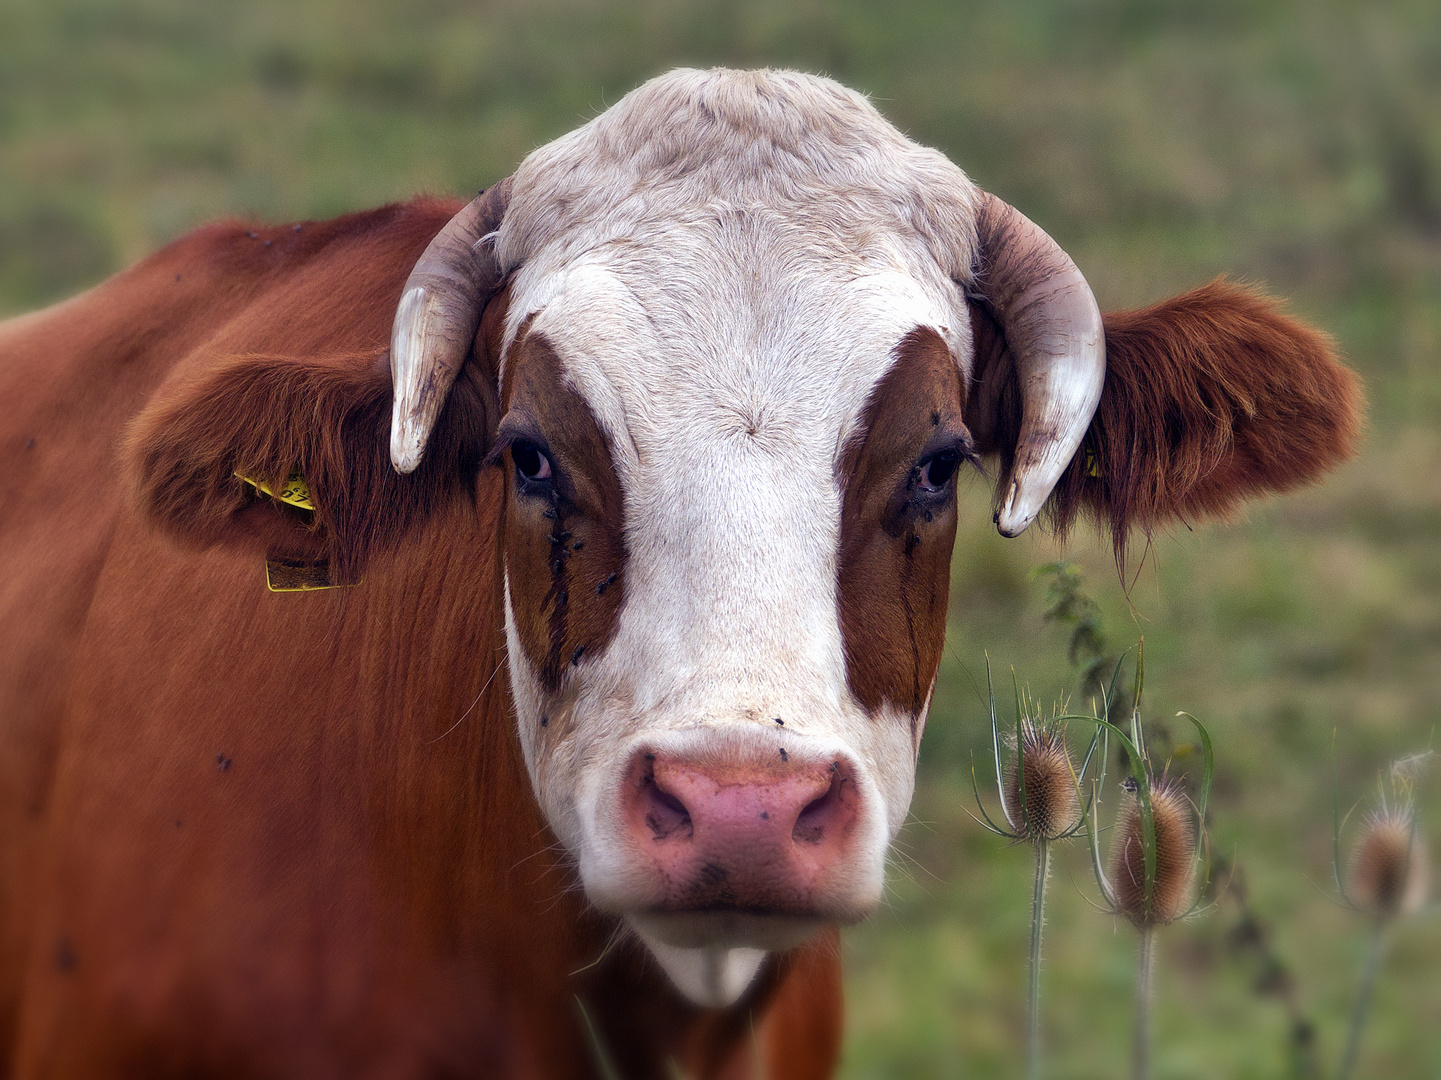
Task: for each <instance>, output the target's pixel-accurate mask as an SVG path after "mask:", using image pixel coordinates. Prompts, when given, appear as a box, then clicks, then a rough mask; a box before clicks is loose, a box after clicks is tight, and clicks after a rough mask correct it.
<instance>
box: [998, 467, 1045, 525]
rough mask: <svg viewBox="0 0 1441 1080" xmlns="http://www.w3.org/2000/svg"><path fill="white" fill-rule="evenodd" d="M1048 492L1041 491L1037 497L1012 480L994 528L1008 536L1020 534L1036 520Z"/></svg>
mask: <svg viewBox="0 0 1441 1080" xmlns="http://www.w3.org/2000/svg"><path fill="white" fill-rule="evenodd" d="M1049 494H1050V492H1049V490H1047V491H1043V492H1042V493H1041V495H1040V498H1037V497H1036V495H1035V493H1034V492H1026V491H1023V490H1022V488H1021V485H1020V484H1019V483H1016V482H1015V481H1012V483H1011V490H1010V492H1009V493H1008V494H1007V495H1006V501H1005V503H1003V504H1002V506H1001V510H1000V513H998V514H997V515H996V530H997V531H998V532H999V533H1000V534H1001V535H1002V536H1005V537H1008V538H1012V539H1013V538H1015V537H1017V536H1020V535H1021V533H1023V532H1025V531H1026V528H1027V527H1028V526H1029V525H1030V524H1031V522H1033V521H1035V520H1036V515H1037V514H1039V513H1040V512H1041V506H1042V504H1044V503H1045V501H1046V496H1047V495H1049Z"/></svg>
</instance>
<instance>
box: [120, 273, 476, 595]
mask: <svg viewBox="0 0 1441 1080" xmlns="http://www.w3.org/2000/svg"><path fill="white" fill-rule="evenodd" d="M492 308H494V309H496V310H495V311H494V312H492V310H491V309H492ZM503 309H504V299H503V297H497V298H496V300H494V301H492V303H491V305H490V306H489V307H488V308H487V312H486V318H485V319H484V320H483V321H482V324H481V327H480V329H479V331H478V333H477V335H476V343H475V348H474V349H473V350H472V352H471V354H470V355H469V356H468V357H467V358H466V362H465V366H464V368H463V369H462V373H461V376H460V377H459V378H458V379H457V380H456V383H455V386H454V389H453V390H452V391H451V393H450V396H449V399H448V400H447V402H446V405H445V409H444V411H443V413H442V415H441V418H440V422H439V423H438V424H437V425H436V428H435V432H434V436H433V437H432V440H431V442H430V446H429V449H428V451H427V453H426V457H425V460H424V462H423V463H422V465H421V466H420V468H418V469H416V470H415V471H414V472H413V473H410V474H408V475H405V476H402V475H400V474H399V473H397V472H396V471H395V469H394V468H393V467H392V465H391V463H390V454H389V444H390V414H391V375H390V361H389V355H388V353H386V352H385V351H384V350H379V351H377V352H374V353H370V354H367V355H337V356H304V357H295V356H266V355H249V356H235V357H229V358H221V359H215V360H211V361H208V362H204V363H202V364H200V365H198V366H197V367H196V368H195V369H193V370H191V371H189V372H186V373H185V374H183V375H181V376H180V377H179V378H177V379H173V380H172V381H171V382H170V383H169V384H167V385H166V386H165V387H163V388H162V389H161V391H160V392H159V393H158V394H157V395H156V397H155V399H154V400H153V401H151V403H150V404H149V405H148V406H147V407H146V408H145V410H144V411H143V412H142V413H141V414H140V415H139V416H138V417H137V418H136V419H135V421H134V422H133V423H132V424H131V425H130V428H129V430H128V432H127V435H126V439H125V444H124V446H123V449H122V455H123V459H124V462H125V467H126V473H127V477H128V480H129V482H130V484H131V487H132V490H133V491H134V493H135V495H136V498H137V501H138V504H139V507H140V509H141V512H142V513H144V514H145V515H146V516H148V517H149V518H150V519H151V520H153V521H155V522H156V523H157V524H159V525H160V526H161V527H162V528H163V529H164V530H165V531H166V532H168V533H169V534H171V535H172V536H174V537H176V538H178V539H180V540H182V541H185V542H188V543H191V544H197V545H201V546H211V545H216V544H226V545H240V546H243V547H246V548H251V549H255V550H259V551H263V552H264V553H265V554H267V555H273V556H277V557H286V558H298V559H327V560H329V562H330V564H331V571H332V577H333V578H334V579H335V580H337V581H341V582H348V581H355V580H358V579H359V576H360V574H361V571H362V569H363V567H364V564H365V561H366V559H367V558H368V556H369V555H370V554H371V553H372V552H373V551H375V550H376V549H377V548H380V547H384V546H387V545H389V544H392V543H394V542H395V541H396V540H397V539H399V537H400V536H402V535H403V534H404V533H405V532H406V531H407V530H409V529H410V528H412V527H413V526H414V525H415V524H416V523H417V522H418V521H419V520H420V519H421V518H423V517H425V516H426V515H428V514H430V513H432V512H433V511H434V510H435V509H437V508H438V507H439V506H440V505H441V504H442V503H443V502H445V501H446V500H449V499H452V498H456V497H462V496H468V497H474V493H475V490H476V478H477V474H478V472H479V470H480V467H481V463H482V461H483V459H484V457H485V454H486V451H487V450H488V449H489V446H490V442H491V440H492V439H493V437H494V432H495V427H496V424H497V423H498V421H499V415H498V413H499V407H498V396H497V392H496V381H495V376H496V370H497V367H498V365H497V363H496V356H495V354H494V352H493V351H492V350H495V349H498V345H499V336H500V333H501V332H502V331H503V323H504V310H503ZM292 472H299V473H300V475H301V476H302V477H303V478H304V481H305V484H306V486H307V487H308V488H309V495H310V502H311V505H312V507H313V509H305V508H303V507H298V506H294V505H289V504H287V503H284V502H282V501H281V500H280V499H279V498H275V497H271V496H269V495H267V494H265V493H264V492H263V491H262V490H260V488H262V487H263V488H268V489H269V490H270V491H271V492H281V491H282V488H283V487H285V485H286V480H287V478H288V477H289V476H290V475H291V473H292ZM245 478H248V479H245Z"/></svg>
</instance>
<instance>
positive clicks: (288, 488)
mask: <svg viewBox="0 0 1441 1080" xmlns="http://www.w3.org/2000/svg"><path fill="white" fill-rule="evenodd" d="M235 475H236V476H238V477H239V478H240V479H241V480H244V481H245V482H246V483H247V484H249V485H250V486H251V487H253V488H255V490H256V491H259V492H261V493H263V494H265V495H269V496H270V497H271V498H272V499H279V500H280V501H281V502H283V503H285V504H286V505H288V506H295V507H298V508H299V509H301V510H310V511H312V512H313V511H314V510H315V502H314V500H312V499H311V497H310V485H309V484H307V483H306V482H305V476H304V474H303V473H301V471H300V470H299V469H291V470H290V475H289V476H287V477H286V478H285V483H284V485H282V486H281V488H280V493H279V494H278V495H277V494H276V493H275V492H274V491H271V490H270V488H269V486H268V485H266V484H262V483H261V482H260V481H259V480H255V479H252V478H251V477H249V476H246V475H245V474H244V473H236V474H235ZM359 584H360V582H358V581H356V582H339V581H332V580H331V579H330V560H328V559H314V560H312V559H283V558H279V557H276V556H267V557H266V559H265V587H266V588H268V589H269V590H270V591H271V592H315V591H317V590H319V589H339V588H348V587H350V586H351V585H359Z"/></svg>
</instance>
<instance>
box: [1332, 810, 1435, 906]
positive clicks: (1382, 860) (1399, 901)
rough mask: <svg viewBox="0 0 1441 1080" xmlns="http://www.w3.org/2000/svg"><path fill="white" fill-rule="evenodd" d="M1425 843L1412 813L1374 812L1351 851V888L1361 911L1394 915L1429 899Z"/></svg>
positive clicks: (1349, 888)
mask: <svg viewBox="0 0 1441 1080" xmlns="http://www.w3.org/2000/svg"><path fill="white" fill-rule="evenodd" d="M1426 874H1427V865H1426V845H1425V844H1424V843H1423V842H1422V837H1421V835H1420V833H1419V832H1417V831H1416V829H1415V828H1414V823H1413V821H1412V818H1411V815H1410V814H1409V813H1405V812H1403V811H1399V810H1391V811H1381V812H1379V813H1376V814H1372V815H1371V817H1370V819H1369V820H1368V821H1367V822H1366V827H1365V829H1364V830H1362V832H1361V838H1360V839H1359V840H1358V841H1356V847H1355V848H1354V849H1352V851H1351V875H1350V876H1351V881H1350V885H1349V887H1348V891H1349V892H1350V894H1351V899H1352V900H1353V901H1354V902H1355V903H1356V906H1357V907H1359V908H1361V910H1362V911H1366V912H1369V913H1370V914H1372V915H1380V916H1387V917H1389V916H1393V915H1402V914H1410V913H1411V912H1414V911H1417V910H1418V909H1419V908H1420V907H1421V905H1422V904H1423V903H1424V902H1425V900H1426Z"/></svg>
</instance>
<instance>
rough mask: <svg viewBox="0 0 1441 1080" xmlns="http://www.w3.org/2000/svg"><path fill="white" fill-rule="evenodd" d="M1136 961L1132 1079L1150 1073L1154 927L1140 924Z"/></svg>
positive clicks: (1141, 1077) (1143, 1077)
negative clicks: (1134, 1041)
mask: <svg viewBox="0 0 1441 1080" xmlns="http://www.w3.org/2000/svg"><path fill="white" fill-rule="evenodd" d="M1140 930H1141V955H1140V957H1139V959H1138V960H1137V961H1136V1043H1135V1046H1134V1047H1133V1048H1132V1051H1131V1077H1132V1080H1146V1078H1147V1077H1148V1076H1150V1075H1151V972H1152V970H1153V969H1154V968H1155V943H1156V928H1155V927H1154V926H1142V927H1141V928H1140Z"/></svg>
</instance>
